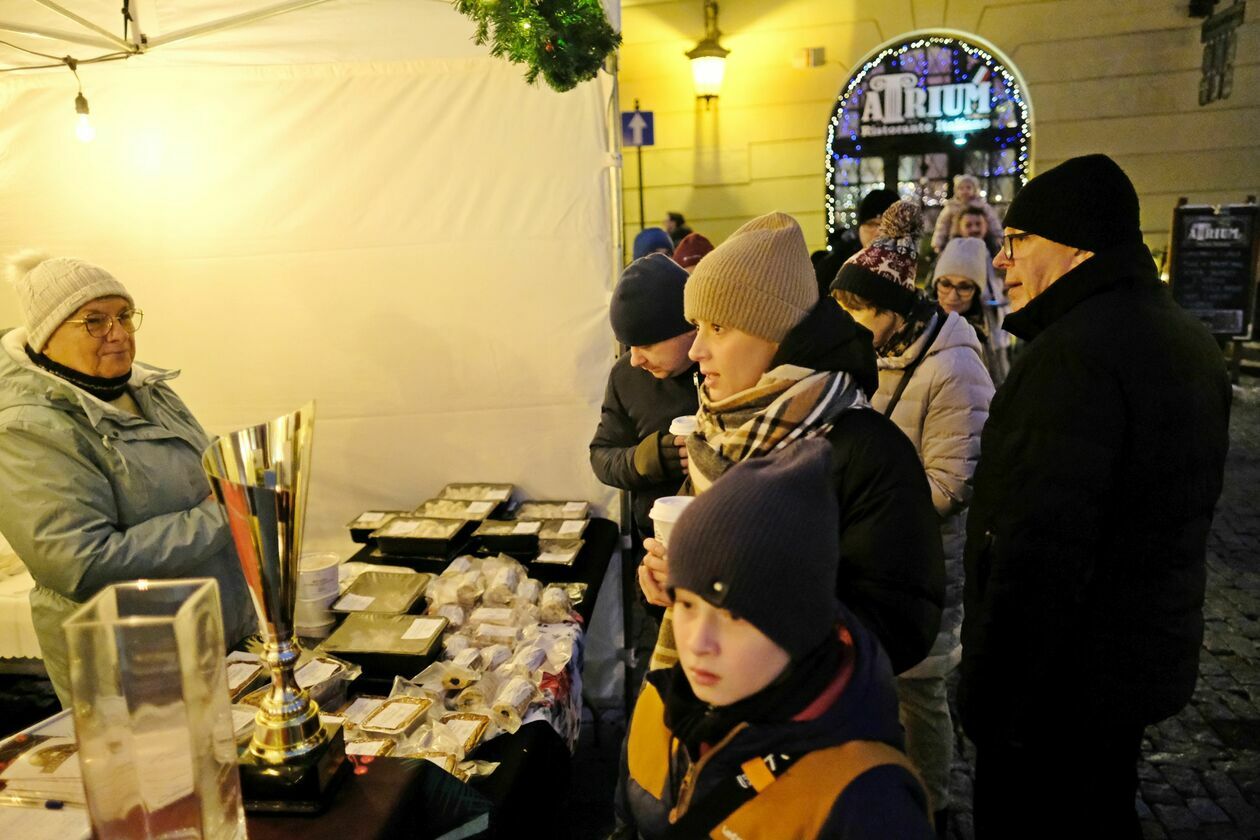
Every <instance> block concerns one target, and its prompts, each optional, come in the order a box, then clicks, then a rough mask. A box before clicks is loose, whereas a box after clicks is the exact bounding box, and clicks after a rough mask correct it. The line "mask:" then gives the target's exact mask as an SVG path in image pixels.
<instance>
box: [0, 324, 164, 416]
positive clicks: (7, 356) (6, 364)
mask: <svg viewBox="0 0 1260 840" xmlns="http://www.w3.org/2000/svg"><path fill="white" fill-rule="evenodd" d="M25 347H26V329H25V328H24V327H17V328H15V329H11V330H8V331H7V332H4V333H0V372H3V373H4V374H5V376H6V377H7V376H10V375H12V374H14V373H18V374H19V375H24V376H26V377H27V385H28V386H29V387H23V388H22V389H21V390H22V391H24V392H25V393H26V395H27V402H28V403H30V404H42V405H50V406H61V407H63V408H66V407H70V408H76V407H77V408H78V409H79V410H80V411H82V412H83V413H84V414H85V415H86V416H87V418H88V422H89V423H91V424H92V427H93V428H95V427H96V426H98V425H99V424H100V422H101V420H103V419H104V418H106V417H108V418H110V419H111V420H113V421H114V422H116V423H118V424H120V425H127V424H130V423H143V422H146V421H144V420H143V419H142V418H139V417H136V416H134V415H132V414H131V413H130V412H127V411H123V410H122V409H120V408H118V407H116V406H114V405H111V404H110V403H107V402H105V401H104V400H100V399H97V398H96V397H94V396H92V395H91V394H89V393H88V392H87V391H84V390H83V389H81V388H76V387H75V386H73V385H71V384H70V383H69V382H67V381H66V380H64V379H62V378H61V377H59V376H56V375H54V374H52V373H50V372H48V371H46V370H44V369H43V368H41V367H39V366H38V365H36V364H35V363H34V362H32V361H31V360H30V358H29V357H28V356H27V355H26V350H25ZM177 376H179V371H178V370H165V369H163V368H157V367H152V366H150V365H145V364H141V363H140V362H134V363H133V364H132V366H131V380H130V381H129V382H128V383H127V384H128V385H129V386H130V387H131V389H132V390H133V391H134V392H136V394H137V397H138V398H139V397H140V396H141V392H142V390H143V389H145V388H147V387H148V386H150V385H153V384H156V383H158V382H165V381H167V380H169V379H174V378H175V377H177Z"/></svg>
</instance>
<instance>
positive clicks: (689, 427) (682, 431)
mask: <svg viewBox="0 0 1260 840" xmlns="http://www.w3.org/2000/svg"><path fill="white" fill-rule="evenodd" d="M698 428H699V424H698V423H696V415H694V414H684V415H683V416H682V417H675V418H674V420H673V422H672V423H670V424H669V433H670V434H671V435H682V436H683V437H686V436H687V435H690V434H693V433H695V431H696V430H697V429H698Z"/></svg>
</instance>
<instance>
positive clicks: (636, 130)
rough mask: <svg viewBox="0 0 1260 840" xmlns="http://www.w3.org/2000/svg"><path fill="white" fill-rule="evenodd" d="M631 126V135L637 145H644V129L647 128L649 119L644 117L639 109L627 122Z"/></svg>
mask: <svg viewBox="0 0 1260 840" xmlns="http://www.w3.org/2000/svg"><path fill="white" fill-rule="evenodd" d="M627 125H629V126H630V136H631V138H633V140H634V145H635V146H642V145H643V129H645V128H647V120H645V119H643V115H642V114H640V113H639V112H638V111H635V112H634V116H633V117H631V118H630V122H629V123H627Z"/></svg>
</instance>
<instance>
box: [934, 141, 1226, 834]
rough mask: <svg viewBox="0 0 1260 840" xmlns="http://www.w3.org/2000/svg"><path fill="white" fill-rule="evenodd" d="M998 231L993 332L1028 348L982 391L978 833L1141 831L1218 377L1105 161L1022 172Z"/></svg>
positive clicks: (1192, 610)
mask: <svg viewBox="0 0 1260 840" xmlns="http://www.w3.org/2000/svg"><path fill="white" fill-rule="evenodd" d="M1005 232H1006V241H1005V243H1004V246H1003V250H1002V251H1001V253H999V254H998V256H997V257H996V258H995V259H994V265H995V266H996V267H998V268H1003V269H1005V270H1006V286H1007V289H1008V291H1009V294H1010V298H1011V307H1012V309H1013V310H1014V311H1013V312H1012V314H1011V315H1009V316H1008V317H1007V318H1006V322H1005V326H1006V328H1007V329H1008V330H1010V331H1011V332H1012V333H1014V334H1015V335H1016V336H1018V337H1019V338H1020V339H1023V340H1025V341H1027V345H1026V346H1025V348H1024V351H1023V352H1022V354H1021V355H1020V356H1019V357H1018V358H1016V360H1015V362H1014V364H1013V365H1012V366H1011V371H1010V374H1009V375H1008V376H1007V379H1006V381H1005V382H1004V383H1003V384H1002V387H1001V388H1000V389H999V390H998V392H997V395H996V396H995V397H994V399H993V403H992V406H991V408H990V415H989V422H988V424H987V425H986V426H985V429H984V435H983V438H982V445H981V455H980V463H979V466H978V467H977V469H976V477H975V497H974V499H973V501H972V505H971V514H970V519H969V521H968V523H967V547H966V566H967V581H966V594H965V605H966V616H965V618H964V619H963V658H962V679H961V682H960V684H959V696H958V702H959V710H960V713H961V716H962V721H963V727H964V729H965V730H966V732H967V734H968V735H969V736H970V737H971V739H972V740H973V741H974V742H975V744H976V777H975V809H974V815H975V827H976V837H977V838H979V840H987V838H1008V837H1030V838H1040V837H1055V838H1062V837H1068V836H1072V835H1074V834H1079V833H1080V832H1081V830H1082V827H1088V833H1090V834H1091V835H1092V836H1096V837H1108V838H1139V837H1141V836H1142V834H1141V830H1140V828H1139V823H1138V818H1137V814H1136V813H1135V810H1134V795H1135V793H1136V788H1137V760H1138V756H1139V750H1140V745H1141V741H1142V732H1143V729H1144V728H1145V727H1146V726H1147V725H1149V724H1152V723H1155V722H1157V721H1159V720H1162V719H1163V718H1166V717H1169V716H1171V715H1173V714H1176V713H1177V712H1178V711H1179V710H1180V709H1181V708H1183V707H1184V706H1185V704H1186V702H1187V701H1188V700H1189V699H1190V696H1191V694H1192V692H1193V691H1194V685H1195V679H1196V676H1197V672H1198V657H1199V649H1200V647H1201V645H1202V642H1203V593H1204V585H1205V580H1204V578H1205V563H1204V554H1205V551H1206V542H1207V535H1208V531H1209V529H1210V527H1211V522H1212V513H1213V508H1214V506H1215V504H1216V501H1217V498H1218V497H1219V496H1220V493H1221V485H1222V481H1223V474H1224V464H1225V453H1226V449H1227V447H1228V440H1229V439H1228V432H1227V429H1228V425H1229V409H1230V399H1231V391H1230V384H1229V377H1228V375H1227V373H1226V369H1225V364H1224V361H1223V360H1222V358H1221V353H1220V350H1219V348H1218V347H1217V345H1216V342H1215V341H1213V339H1212V336H1211V335H1210V334H1209V333H1208V331H1207V330H1206V329H1205V328H1204V327H1203V325H1202V324H1201V323H1200V322H1199V321H1198V320H1196V319H1195V318H1193V317H1192V316H1191V315H1189V314H1188V313H1186V312H1185V311H1183V310H1182V309H1181V308H1179V307H1178V306H1177V305H1176V304H1175V303H1174V302H1173V301H1172V298H1171V296H1170V295H1169V293H1168V289H1167V287H1165V286H1164V285H1163V284H1162V283H1161V282H1160V279H1159V275H1158V273H1157V271H1156V267H1155V263H1154V261H1153V260H1152V258H1151V254H1150V251H1149V250H1147V247H1146V245H1145V244H1143V241H1142V231H1141V228H1140V226H1139V208H1138V197H1137V193H1136V191H1135V190H1134V188H1133V184H1132V183H1131V182H1130V181H1129V178H1128V176H1126V175H1125V173H1124V172H1123V171H1122V170H1121V169H1120V167H1119V166H1117V165H1116V164H1115V162H1113V161H1112V160H1111V159H1110V158H1108V157H1107V156H1105V155H1088V156H1085V157H1078V158H1072V159H1070V160H1068V161H1066V162H1064V163H1062V164H1060V165H1059V166H1056V167H1054V168H1053V169H1049V170H1047V171H1046V172H1043V173H1042V174H1040V175H1038V176H1037V177H1036V178H1033V179H1032V180H1031V181H1029V182H1028V184H1027V185H1025V186H1024V188H1023V189H1022V190H1020V192H1019V193H1018V194H1017V195H1016V196H1015V200H1014V201H1013V202H1012V204H1011V207H1010V210H1009V212H1008V213H1007V214H1006V231H1005ZM1065 780H1070V785H1071V790H1072V794H1071V796H1068V797H1064V798H1060V799H1058V800H1056V801H1055V803H1054V805H1053V807H1047V804H1046V801H1045V797H1046V795H1047V791H1050V790H1053V789H1056V788H1061V787H1062V786H1063V785H1064V783H1065Z"/></svg>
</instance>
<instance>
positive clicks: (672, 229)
mask: <svg viewBox="0 0 1260 840" xmlns="http://www.w3.org/2000/svg"><path fill="white" fill-rule="evenodd" d="M662 227H663V228H665V232H666V233H668V234H669V238H670V241H671V242H672V243H673V247H674V248H677V247H678V244H679V243H680V242H682V241H683V240H684V239H686V238H687V235H688V234H689V233H691V228H689V227H687V220H686V219H684V218H683V214H682V213H679V212H677V211H675V210H671V211H670V212H668V213H666V214H665V222H664V224H663V225H662Z"/></svg>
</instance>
